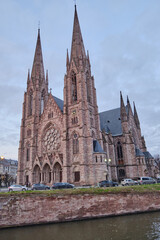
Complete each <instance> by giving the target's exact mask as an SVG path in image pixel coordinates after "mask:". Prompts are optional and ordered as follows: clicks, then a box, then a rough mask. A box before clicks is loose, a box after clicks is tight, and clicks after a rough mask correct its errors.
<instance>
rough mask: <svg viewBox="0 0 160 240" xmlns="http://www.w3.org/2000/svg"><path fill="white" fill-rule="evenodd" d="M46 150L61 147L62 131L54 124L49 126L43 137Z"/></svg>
mask: <svg viewBox="0 0 160 240" xmlns="http://www.w3.org/2000/svg"><path fill="white" fill-rule="evenodd" d="M43 142H44V144H43V145H44V150H45V151H47V152H48V151H53V150H57V149H59V147H60V132H59V131H58V130H57V129H56V128H54V127H53V126H52V127H51V128H49V129H48V130H47V131H46V133H45V135H44V138H43Z"/></svg>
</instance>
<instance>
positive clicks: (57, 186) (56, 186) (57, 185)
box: [52, 182, 75, 189]
mask: <svg viewBox="0 0 160 240" xmlns="http://www.w3.org/2000/svg"><path fill="white" fill-rule="evenodd" d="M74 187H75V186H74V185H73V184H70V183H62V182H59V183H54V184H53V185H52V189H63V188H74Z"/></svg>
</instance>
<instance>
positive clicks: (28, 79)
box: [27, 69, 30, 85]
mask: <svg viewBox="0 0 160 240" xmlns="http://www.w3.org/2000/svg"><path fill="white" fill-rule="evenodd" d="M29 83H30V69H28V77H27V85H28V84H29Z"/></svg>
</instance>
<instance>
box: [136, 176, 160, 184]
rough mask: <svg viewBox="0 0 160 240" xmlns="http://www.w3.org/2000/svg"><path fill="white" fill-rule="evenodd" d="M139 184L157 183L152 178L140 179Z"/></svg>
mask: <svg viewBox="0 0 160 240" xmlns="http://www.w3.org/2000/svg"><path fill="white" fill-rule="evenodd" d="M137 180H138V182H139V184H154V183H156V181H155V180H154V179H153V178H151V177H139V178H138V179H137Z"/></svg>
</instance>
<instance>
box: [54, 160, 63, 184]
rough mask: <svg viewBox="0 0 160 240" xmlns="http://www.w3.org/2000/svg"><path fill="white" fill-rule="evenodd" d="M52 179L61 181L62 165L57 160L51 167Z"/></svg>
mask: <svg viewBox="0 0 160 240" xmlns="http://www.w3.org/2000/svg"><path fill="white" fill-rule="evenodd" d="M53 181H54V182H62V167H61V165H60V164H59V163H58V162H57V163H56V164H55V165H54V167H53Z"/></svg>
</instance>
